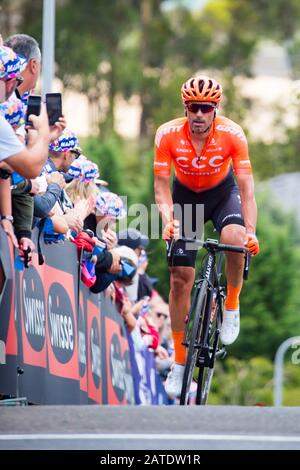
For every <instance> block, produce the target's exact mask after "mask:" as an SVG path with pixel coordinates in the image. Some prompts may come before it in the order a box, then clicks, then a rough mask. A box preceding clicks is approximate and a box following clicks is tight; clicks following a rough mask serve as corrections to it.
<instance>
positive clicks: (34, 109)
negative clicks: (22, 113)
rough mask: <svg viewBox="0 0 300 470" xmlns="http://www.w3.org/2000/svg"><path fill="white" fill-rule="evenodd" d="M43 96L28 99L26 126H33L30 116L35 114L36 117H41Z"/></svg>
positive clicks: (33, 96) (32, 96)
mask: <svg viewBox="0 0 300 470" xmlns="http://www.w3.org/2000/svg"><path fill="white" fill-rule="evenodd" d="M41 101H42V98H41V96H38V95H30V96H29V98H28V107H27V111H26V117H25V124H26V126H32V122H31V121H29V116H30V115H31V114H34V115H35V116H39V115H40V112H41Z"/></svg>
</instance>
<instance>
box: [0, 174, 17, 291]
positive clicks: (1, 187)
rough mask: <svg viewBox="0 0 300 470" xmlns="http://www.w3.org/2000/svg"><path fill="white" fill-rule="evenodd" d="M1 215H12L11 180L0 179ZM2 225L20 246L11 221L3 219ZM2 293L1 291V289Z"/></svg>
mask: <svg viewBox="0 0 300 470" xmlns="http://www.w3.org/2000/svg"><path fill="white" fill-rule="evenodd" d="M0 214H1V215H12V208H11V192H10V179H9V178H8V179H6V180H3V179H0ZM1 225H2V227H3V230H4V231H5V233H6V235H7V236H8V237H9V238H10V239H11V241H12V243H13V245H14V246H15V247H17V246H18V242H17V239H16V237H15V234H14V227H13V224H12V222H11V221H10V220H6V219H3V220H2V221H1ZM0 284H1V282H0ZM0 292H1V289H0Z"/></svg>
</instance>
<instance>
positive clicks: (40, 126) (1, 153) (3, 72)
mask: <svg viewBox="0 0 300 470" xmlns="http://www.w3.org/2000/svg"><path fill="white" fill-rule="evenodd" d="M22 67H23V61H22V60H21V58H20V57H19V56H17V54H15V53H14V52H13V51H12V50H11V49H9V48H8V47H4V46H0V103H3V102H4V101H6V100H7V99H8V98H9V97H10V96H11V94H12V93H14V91H15V89H16V87H17V86H18V84H20V83H21V82H22V77H21V70H22ZM31 118H32V119H31V121H32V124H33V129H30V130H29V131H28V144H27V147H25V146H24V145H23V144H21V142H20V141H19V140H18V138H17V137H16V135H15V133H14V131H13V129H12V128H11V126H10V125H9V124H8V123H7V122H6V121H5V119H4V117H3V116H0V168H1V161H3V160H5V163H7V164H8V165H9V167H10V169H11V170H14V171H18V173H20V174H21V175H22V176H24V177H26V178H35V177H36V176H38V175H39V173H40V172H41V170H42V167H43V165H44V163H45V161H46V159H47V156H48V144H49V139H50V134H49V125H48V119H47V113H46V109H45V107H44V106H42V110H41V115H40V116H31Z"/></svg>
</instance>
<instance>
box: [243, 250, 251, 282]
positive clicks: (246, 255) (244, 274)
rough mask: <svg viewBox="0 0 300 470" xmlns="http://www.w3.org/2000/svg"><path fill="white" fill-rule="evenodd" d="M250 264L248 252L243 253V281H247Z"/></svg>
mask: <svg viewBox="0 0 300 470" xmlns="http://www.w3.org/2000/svg"><path fill="white" fill-rule="evenodd" d="M250 262H251V255H250V253H249V251H247V252H246V253H245V264H244V273H243V278H244V280H245V281H247V279H248V276H249V270H250Z"/></svg>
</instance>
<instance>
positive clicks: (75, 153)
mask: <svg viewBox="0 0 300 470" xmlns="http://www.w3.org/2000/svg"><path fill="white" fill-rule="evenodd" d="M71 153H74V155H75V160H76V159H77V158H79V157H80V155H81V153H80V152H79V150H71Z"/></svg>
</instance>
